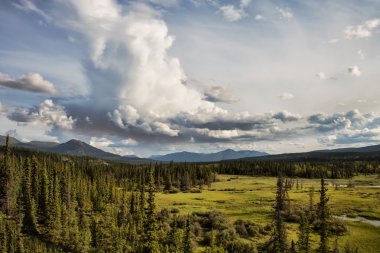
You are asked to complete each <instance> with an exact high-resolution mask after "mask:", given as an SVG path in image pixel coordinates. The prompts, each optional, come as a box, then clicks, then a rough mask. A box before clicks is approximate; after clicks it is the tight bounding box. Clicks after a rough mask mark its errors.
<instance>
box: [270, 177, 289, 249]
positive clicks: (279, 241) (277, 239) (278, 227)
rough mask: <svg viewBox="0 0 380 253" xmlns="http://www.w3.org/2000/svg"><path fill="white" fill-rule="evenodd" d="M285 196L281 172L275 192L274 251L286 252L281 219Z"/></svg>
mask: <svg viewBox="0 0 380 253" xmlns="http://www.w3.org/2000/svg"><path fill="white" fill-rule="evenodd" d="M285 196H286V189H285V187H284V183H283V178H282V175H281V173H280V174H279V175H278V178H277V193H276V206H275V212H274V218H275V220H274V238H273V243H274V245H273V246H274V252H279V253H285V252H287V249H288V245H287V242H286V230H285V224H284V221H283V214H282V213H283V211H284V210H285Z"/></svg>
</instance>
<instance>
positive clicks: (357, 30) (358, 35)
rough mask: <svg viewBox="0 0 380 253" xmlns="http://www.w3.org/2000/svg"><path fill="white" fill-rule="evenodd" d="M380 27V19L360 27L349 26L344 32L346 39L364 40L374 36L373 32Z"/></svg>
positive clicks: (369, 21) (367, 22)
mask: <svg viewBox="0 0 380 253" xmlns="http://www.w3.org/2000/svg"><path fill="white" fill-rule="evenodd" d="M379 25H380V19H372V20H368V21H366V22H364V23H363V24H361V25H358V26H347V27H346V29H345V30H344V34H345V36H346V39H362V38H368V37H371V36H372V32H373V30H374V29H375V28H376V27H378V26H379Z"/></svg>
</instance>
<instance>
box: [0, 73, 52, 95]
mask: <svg viewBox="0 0 380 253" xmlns="http://www.w3.org/2000/svg"><path fill="white" fill-rule="evenodd" d="M0 85H1V86H4V87H8V88H11V89H17V90H25V91H31V92H40V93H48V94H51V95H55V94H57V89H56V88H55V86H54V84H52V83H51V82H49V81H47V80H45V79H44V78H43V77H42V76H41V75H40V74H38V73H30V74H26V75H23V76H21V77H19V78H12V77H10V76H8V75H6V74H3V73H0Z"/></svg>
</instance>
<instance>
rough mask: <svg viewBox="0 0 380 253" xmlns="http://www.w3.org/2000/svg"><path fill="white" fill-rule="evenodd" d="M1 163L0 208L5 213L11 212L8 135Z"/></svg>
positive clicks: (11, 183)
mask: <svg viewBox="0 0 380 253" xmlns="http://www.w3.org/2000/svg"><path fill="white" fill-rule="evenodd" d="M3 152H4V154H3V163H2V166H0V208H1V211H2V212H4V213H5V214H8V215H9V214H11V205H12V190H13V175H12V169H11V150H10V143H9V135H7V137H6V139H5V146H4V149H3Z"/></svg>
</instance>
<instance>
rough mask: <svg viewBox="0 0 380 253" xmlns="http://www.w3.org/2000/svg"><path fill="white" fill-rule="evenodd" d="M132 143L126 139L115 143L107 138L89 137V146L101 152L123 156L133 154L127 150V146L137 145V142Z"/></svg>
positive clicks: (131, 140)
mask: <svg viewBox="0 0 380 253" xmlns="http://www.w3.org/2000/svg"><path fill="white" fill-rule="evenodd" d="M133 141H134V140H133V139H127V140H124V141H116V142H115V141H113V140H111V139H108V138H107V137H91V139H90V142H89V144H90V145H91V146H94V147H96V148H99V149H101V150H104V151H107V152H110V153H114V154H118V155H122V156H123V155H134V154H135V153H134V152H133V151H132V150H130V149H129V148H128V146H132V145H137V142H133ZM131 143H132V144H131Z"/></svg>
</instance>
